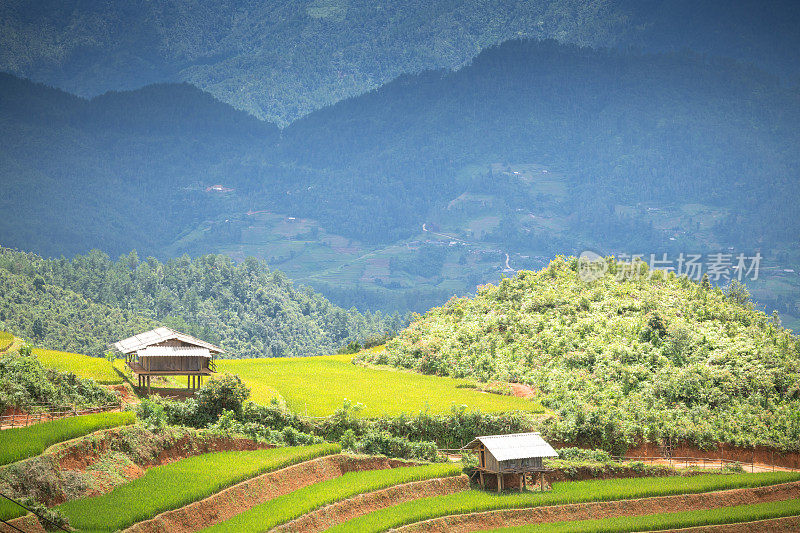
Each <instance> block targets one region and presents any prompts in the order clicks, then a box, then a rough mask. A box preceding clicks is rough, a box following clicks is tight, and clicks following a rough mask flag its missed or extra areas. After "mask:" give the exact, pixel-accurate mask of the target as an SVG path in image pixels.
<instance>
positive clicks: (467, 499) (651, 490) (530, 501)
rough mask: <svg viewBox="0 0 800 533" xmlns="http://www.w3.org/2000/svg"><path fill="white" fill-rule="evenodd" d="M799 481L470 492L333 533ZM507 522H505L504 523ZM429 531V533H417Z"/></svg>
mask: <svg viewBox="0 0 800 533" xmlns="http://www.w3.org/2000/svg"><path fill="white" fill-rule="evenodd" d="M798 480H800V473H791V472H775V473H765V474H734V475H718V474H705V475H697V476H691V477H664V478H635V479H611V480H592V481H577V482H562V483H554V484H553V490H552V491H550V492H545V493H535V492H526V493H518V492H514V493H507V494H499V495H498V494H496V493H492V492H484V491H479V490H472V491H469V492H463V493H458V494H450V495H445V496H438V497H433V498H424V499H419V500H414V501H411V502H406V503H402V504H399V505H396V506H393V507H389V508H387V509H382V510H379V511H375V512H373V513H369V514H366V515H364V516H361V517H358V518H355V519H353V520H349V521H347V522H344V523H342V524H339V525H338V526H336V527H334V528H331V529H330V530H329V531H331V532H348V531H360V532H373V531H374V532H378V531H387V530H389V529H392V528H399V527H402V526H405V525H408V524H414V523H418V522H423V521H426V520H431V519H435V518H438V517H446V516H452V515H467V514H473V513H483V512H488V511H499V510H505V509H525V508H544V507H546V506H558V505H569V504H578V503H587V502H608V501H619V500H631V499H638V498H652V497H659V496H673V495H684V494H698V493H706V492H711V491H720V490H725V489H736V488H752V487H762V486H767V485H775V484H778V483H785V482H792V481H798ZM798 490H800V487H798ZM505 518H507V517H505ZM443 524H445V526H443V527H445V529H449V528H457V529H459V530H463V531H469V530H474V529H468V528H466V527H465V525H464V524H461V523H458V524H457V523H455V522H449V523H448V522H443ZM419 531H425V529H419Z"/></svg>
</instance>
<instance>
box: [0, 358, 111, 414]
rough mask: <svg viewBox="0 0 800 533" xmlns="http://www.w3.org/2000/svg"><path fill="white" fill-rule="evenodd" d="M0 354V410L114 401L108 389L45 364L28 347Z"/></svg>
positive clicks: (30, 409)
mask: <svg viewBox="0 0 800 533" xmlns="http://www.w3.org/2000/svg"><path fill="white" fill-rule="evenodd" d="M19 351H20V352H22V353H24V354H28V355H20V354H18V353H16V352H13V353H5V354H0V413H2V412H4V411H5V410H6V409H7V408H9V407H14V408H17V409H22V410H23V411H26V412H38V411H42V410H47V409H48V408H50V406H52V407H59V408H61V407H66V406H74V407H93V406H98V405H106V404H109V403H116V402H117V397H116V395H115V394H114V393H113V392H111V391H110V390H108V389H106V388H105V387H101V386H99V385H98V384H97V383H95V382H94V381H93V380H91V379H82V378H79V377H77V376H76V375H75V374H73V373H71V372H61V371H58V370H54V369H52V368H45V367H44V365H42V362H41V361H39V359H38V358H36V357H35V356H32V355H30V353H31V351H32V350H31V347H30V346H23V347H22V348H20V350H19Z"/></svg>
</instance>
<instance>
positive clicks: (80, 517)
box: [59, 444, 339, 531]
mask: <svg viewBox="0 0 800 533" xmlns="http://www.w3.org/2000/svg"><path fill="white" fill-rule="evenodd" d="M338 451H339V447H338V446H336V445H333V444H320V445H315V446H299V447H287V448H274V449H269V450H256V451H242V452H217V453H209V454H205V455H198V456H195V457H189V458H186V459H181V460H179V461H176V462H174V463H170V464H166V465H163V466H156V467H154V468H151V469H150V470H148V471H147V472H146V473H145V475H144V476H142V477H140V478H139V479H136V480H134V481H132V482H130V483H125V484H123V485H120V486H118V487H116V488H114V489H113V490H112V491H111V492H108V493H106V494H103V495H100V496H95V497H92V498H84V499H80V500H74V501H71V502H67V503H65V504H62V505H60V506H59V510H60V511H61V512H62V513H63V514H64V515H65V516H66V517H67V518H69V521H70V524H71V525H72V526H73V527H74V528H76V529H78V530H81V531H116V530H121V529H124V528H127V527H129V526H131V525H133V524H135V523H137V522H140V521H143V520H147V519H150V518H153V517H154V516H156V515H157V514H159V513H162V512H164V511H168V510H170V509H176V508H179V507H182V506H184V505H187V504H190V503H192V502H195V501H197V500H201V499H203V498H205V497H206V496H209V495H211V494H214V493H216V492H219V491H221V490H222V489H224V488H226V487H229V486H231V485H234V484H235V483H238V482H240V481H242V480H245V479H248V478H252V477H254V476H257V475H259V474H262V473H264V472H269V471H272V470H277V469H279V468H283V467H285V466H288V465H291V464H295V463H300V462H303V461H308V460H310V459H313V458H315V457H320V456H323V455H328V454H331V453H336V452H338Z"/></svg>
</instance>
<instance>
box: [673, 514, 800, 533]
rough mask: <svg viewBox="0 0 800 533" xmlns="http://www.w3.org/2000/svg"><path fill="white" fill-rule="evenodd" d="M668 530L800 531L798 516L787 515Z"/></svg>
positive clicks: (688, 532)
mask: <svg viewBox="0 0 800 533" xmlns="http://www.w3.org/2000/svg"><path fill="white" fill-rule="evenodd" d="M668 531H671V532H672V531H674V532H681V533H752V532H753V531H758V532H759V533H797V532H798V531H800V516H787V517H785V518H772V519H770V520H758V521H756V522H742V523H740V524H722V525H718V526H700V527H687V528H684V529H670V530H668ZM662 533H663V532H662Z"/></svg>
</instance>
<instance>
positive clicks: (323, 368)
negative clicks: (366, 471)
mask: <svg viewBox="0 0 800 533" xmlns="http://www.w3.org/2000/svg"><path fill="white" fill-rule="evenodd" d="M351 359H352V356H351V355H347V354H345V355H334V356H324V357H314V358H310V357H298V358H281V359H248V360H224V361H219V362H218V368H219V369H220V370H221V371H225V372H232V373H234V374H237V375H239V376H240V377H241V378H242V380H243V381H244V382H245V383H246V384H247V385H248V386H249V387H250V388H251V389H252V393H253V400H254V401H256V402H258V403H263V404H267V403H269V402H270V400H271V399H272V398H282V399H283V400H285V402H286V405H287V406H288V407H289V408H290V409H292V410H293V411H295V412H297V413H301V414H307V415H310V416H328V415H331V414H333V413H334V412H335V411H336V409H338V408H339V407H341V406H342V403H343V402H344V401H345V400H349V401H351V402H353V403H360V404H362V405H363V406H364V407H363V409H362V410H361V411H360V412H359V416H364V417H376V416H381V415H397V414H400V413H406V414H414V413H418V412H420V411H429V412H431V413H447V412H450V410H451V409H452V408H453V407H454V406H455V407H458V406H461V405H466V406H468V407H469V408H472V409H479V410H481V411H484V412H487V413H496V412H503V411H514V410H519V411H529V412H535V413H537V412H538V413H541V412H543V409H542V408H541V406H540V405H539V404H538V403H536V402H535V401H529V400H524V399H522V398H515V397H512V396H500V395H496V394H485V393H480V392H477V391H475V390H472V389H468V388H461V387H459V385H462V386H463V385H465V384H468V383H469V382H468V381H466V380H461V379H451V378H440V377H434V376H424V375H421V374H417V373H414V372H403V371H397V370H393V369H386V368H369V367H364V366H361V365H355V364H352V363H351V362H350V360H351ZM320 376H325V383H324V384H323V383H322V382H320V378H319V377H320Z"/></svg>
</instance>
